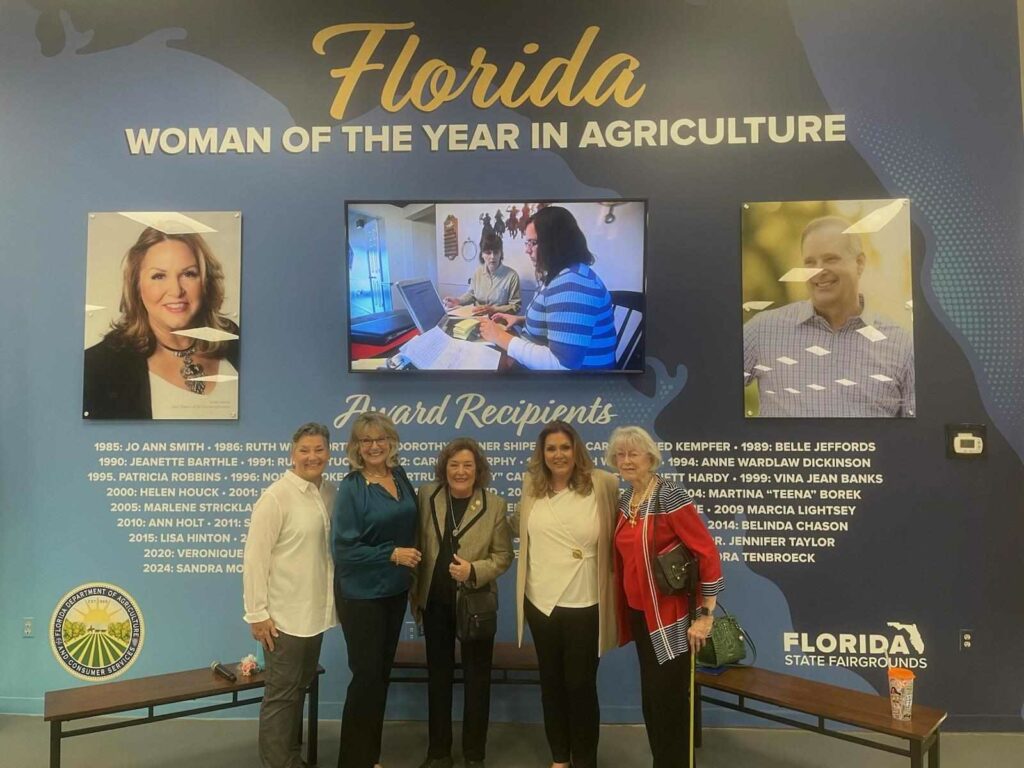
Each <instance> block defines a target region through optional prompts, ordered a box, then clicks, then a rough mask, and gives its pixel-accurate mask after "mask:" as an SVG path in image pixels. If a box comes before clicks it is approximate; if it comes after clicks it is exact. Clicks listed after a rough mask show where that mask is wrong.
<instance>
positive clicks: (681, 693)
mask: <svg viewBox="0 0 1024 768" xmlns="http://www.w3.org/2000/svg"><path fill="white" fill-rule="evenodd" d="M629 626H630V629H631V630H632V632H633V640H634V642H635V643H636V655H637V657H638V658H639V659H640V701H641V704H642V706H643V712H644V724H645V725H646V726H647V741H648V743H650V745H651V755H652V756H653V757H654V768H687V766H688V765H689V755H690V697H691V696H693V691H692V690H690V654H689V653H685V654H683V655H682V656H677V657H676V658H674V659H670V660H669V661H666V662H665V663H664V664H659V663H658V659H657V657H656V656H655V655H654V646H653V645H651V635H650V630H648V629H647V622H646V621H645V620H644V613H643V611H634V610H633V609H632V608H630V609H629Z"/></svg>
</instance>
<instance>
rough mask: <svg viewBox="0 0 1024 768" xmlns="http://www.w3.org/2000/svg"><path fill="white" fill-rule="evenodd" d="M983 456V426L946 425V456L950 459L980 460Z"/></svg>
mask: <svg viewBox="0 0 1024 768" xmlns="http://www.w3.org/2000/svg"><path fill="white" fill-rule="evenodd" d="M984 455H985V425H984V424H947V425H946V456H947V458H950V459H980V458H981V457H983V456H984Z"/></svg>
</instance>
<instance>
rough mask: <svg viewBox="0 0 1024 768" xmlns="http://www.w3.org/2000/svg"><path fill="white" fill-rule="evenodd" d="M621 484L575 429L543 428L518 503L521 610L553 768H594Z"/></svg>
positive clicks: (611, 634) (610, 635)
mask: <svg viewBox="0 0 1024 768" xmlns="http://www.w3.org/2000/svg"><path fill="white" fill-rule="evenodd" d="M618 487H619V484H618V481H617V480H616V479H615V476H614V475H610V474H609V473H607V472H604V471H602V470H600V469H595V468H594V462H593V461H592V460H591V458H590V455H589V454H588V453H587V450H586V447H585V446H584V444H583V441H582V440H581V439H580V436H579V435H578V434H577V433H576V430H575V429H573V428H572V427H571V426H570V425H569V424H567V423H565V422H563V421H553V422H551V423H549V424H548V425H547V426H545V427H544V429H542V430H541V433H540V437H538V438H537V445H536V448H535V449H534V451H533V456H531V457H530V461H529V464H528V465H527V471H526V473H525V476H524V478H523V492H522V501H521V502H520V504H519V521H518V523H519V565H518V569H517V572H516V602H517V605H516V608H517V619H518V630H519V642H520V644H522V640H523V618H524V615H525V619H526V622H527V623H528V624H529V625H530V634H531V635H533V642H534V645H535V646H536V648H537V663H538V667H539V672H540V696H541V706H542V709H543V710H544V733H545V734H546V735H547V739H548V746H549V747H550V748H551V759H552V761H553V768H554V767H557V768H568V766H569V764H570V763H572V765H573V766H574V767H575V768H594V766H596V765H597V740H598V735H599V728H600V722H601V711H600V707H599V705H598V700H597V664H598V658H599V656H600V655H601V654H602V653H604V652H605V651H608V650H611V649H612V648H614V647H615V646H616V645H617V637H618V635H617V631H616V612H615V611H616V609H615V576H614V574H613V573H612V567H613V560H612V551H611V548H612V543H611V542H612V530H613V526H614V524H615V515H616V501H617V498H618Z"/></svg>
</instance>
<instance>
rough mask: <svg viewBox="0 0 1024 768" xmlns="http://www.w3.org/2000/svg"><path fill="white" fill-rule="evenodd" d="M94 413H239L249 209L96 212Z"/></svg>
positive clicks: (86, 401) (89, 369) (89, 296)
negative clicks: (241, 291)
mask: <svg viewBox="0 0 1024 768" xmlns="http://www.w3.org/2000/svg"><path fill="white" fill-rule="evenodd" d="M86 254H87V255H86V287H85V345H84V346H85V365H84V373H83V386H82V390H83V399H82V417H83V418H86V419H155V420H158V419H179V420H180V419H237V418H238V386H239V359H238V351H239V341H240V338H239V337H240V335H241V332H240V330H239V326H240V323H241V317H240V315H241V311H240V298H239V288H240V285H241V260H242V217H241V214H240V213H238V212H237V211H214V212H210V211H207V212H201V213H192V212H188V213H186V212H179V211H159V212H153V211H148V212H138V211H136V212H131V211H122V212H116V213H90V214H89V230H88V247H87V251H86Z"/></svg>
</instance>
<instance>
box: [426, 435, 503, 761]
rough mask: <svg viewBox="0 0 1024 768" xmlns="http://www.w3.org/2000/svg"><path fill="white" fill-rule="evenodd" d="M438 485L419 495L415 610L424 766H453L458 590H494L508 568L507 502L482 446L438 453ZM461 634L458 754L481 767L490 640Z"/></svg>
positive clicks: (455, 446) (455, 445)
mask: <svg viewBox="0 0 1024 768" xmlns="http://www.w3.org/2000/svg"><path fill="white" fill-rule="evenodd" d="M434 472H435V476H436V477H437V482H434V483H430V484H428V485H426V486H424V487H422V488H420V492H419V507H420V535H419V539H420V544H421V547H422V549H423V559H422V560H421V561H420V567H419V571H418V575H417V579H416V590H415V594H414V595H413V601H412V602H413V609H414V611H415V612H416V613H417V614H419V615H420V616H421V617H422V621H423V631H424V634H425V635H426V644H427V669H428V675H429V676H428V680H427V695H428V699H429V702H430V710H429V718H430V744H429V746H428V748H427V758H426V760H425V761H424V762H423V764H422V765H421V768H451V765H452V756H451V753H452V684H453V682H454V679H455V622H456V604H457V601H458V600H459V599H463V598H461V597H460V596H459V595H458V594H457V591H458V587H459V585H463V588H470V589H474V590H478V589H488V590H490V591H491V592H493V593H497V591H498V584H497V578H498V577H499V576H500V575H501V574H503V573H504V572H505V571H507V570H508V567H509V566H510V565H512V557H513V553H512V529H511V528H509V525H508V522H507V521H506V519H505V511H506V509H507V507H508V504H507V503H506V502H505V500H504V499H503V498H502V497H501V496H498V495H497V494H496V493H493V492H492V491H489V490H487V483H488V481H489V480H490V474H491V473H490V468H489V467H488V465H487V459H486V457H485V456H484V454H483V451H482V450H481V449H480V445H479V444H478V443H477V442H476V440H473V439H472V438H470V437H459V438H456V439H455V440H452V441H451V442H450V443H448V444H447V445H446V446H445V447H444V448H443V449H442V450H441V455H440V456H439V457H438V459H437V465H436V467H435V468H434ZM492 628H494V629H496V624H495V625H494V626H493V627H489V628H488V633H486V636H481V637H462V638H460V642H459V646H460V650H461V656H462V674H463V678H464V689H465V690H464V693H465V699H464V702H465V703H464V706H463V708H462V755H463V758H464V759H465V761H466V766H467V767H468V768H472V766H483V764H484V756H485V754H484V753H485V751H486V746H487V724H488V720H489V715H490V708H491V656H492V654H493V652H494V635H493V634H489V631H490V629H492Z"/></svg>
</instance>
